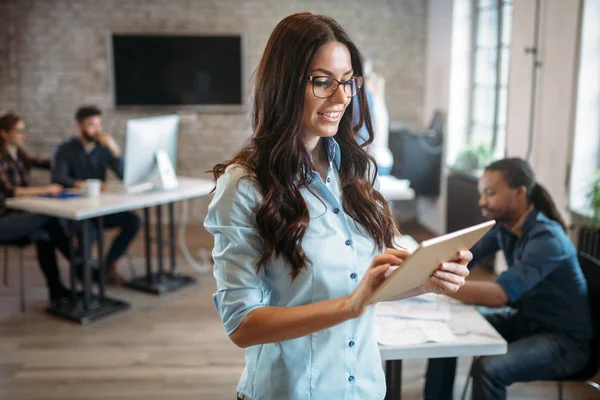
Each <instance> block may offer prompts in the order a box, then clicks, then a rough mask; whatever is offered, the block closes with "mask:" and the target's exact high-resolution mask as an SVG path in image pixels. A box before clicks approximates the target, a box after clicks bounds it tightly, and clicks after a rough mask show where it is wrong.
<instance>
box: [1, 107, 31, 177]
mask: <svg viewBox="0 0 600 400" xmlns="http://www.w3.org/2000/svg"><path fill="white" fill-rule="evenodd" d="M21 121H23V117H21V116H20V115H18V114H17V113H15V112H13V111H0V132H3V131H4V132H10V131H11V130H12V129H13V128H14V127H15V125H17V124H18V123H19V122H21ZM4 146H5V143H4V139H3V138H2V135H0V152H4V151H5V147H4ZM17 157H18V158H20V159H21V160H22V161H23V164H24V165H25V168H26V169H27V170H28V171H29V170H30V169H31V166H32V160H31V157H30V156H29V154H28V153H27V152H26V151H25V150H23V149H22V148H19V149H18V150H17Z"/></svg>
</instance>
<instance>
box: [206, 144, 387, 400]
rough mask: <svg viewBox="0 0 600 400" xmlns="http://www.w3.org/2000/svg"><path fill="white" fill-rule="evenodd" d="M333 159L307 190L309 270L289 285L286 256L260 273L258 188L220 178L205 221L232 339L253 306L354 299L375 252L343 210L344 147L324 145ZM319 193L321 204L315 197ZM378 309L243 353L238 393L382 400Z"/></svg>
mask: <svg viewBox="0 0 600 400" xmlns="http://www.w3.org/2000/svg"><path fill="white" fill-rule="evenodd" d="M323 141H324V145H325V146H326V148H327V153H328V156H329V164H330V166H329V171H328V173H327V179H326V180H325V182H323V180H322V179H321V177H320V175H319V174H318V173H317V172H313V175H314V179H313V181H312V183H311V184H310V189H311V190H312V191H313V192H314V195H313V194H312V193H310V192H309V190H308V189H307V188H302V189H301V192H302V195H303V197H304V200H305V201H306V204H307V206H308V209H309V212H310V225H309V228H308V230H307V232H306V235H305V236H304V239H303V242H302V248H303V250H304V252H305V253H306V255H307V257H308V259H309V260H310V264H309V267H308V269H305V270H303V271H302V272H300V274H299V275H298V276H297V277H296V279H294V280H292V279H291V274H290V268H289V266H288V265H286V264H285V262H284V261H283V259H282V258H280V257H279V258H276V259H272V260H270V261H269V262H268V264H267V265H266V268H261V270H260V272H257V271H256V268H255V266H256V262H257V260H258V259H259V255H260V249H261V245H262V239H261V238H260V236H259V234H258V231H257V228H256V222H255V214H254V211H255V209H256V207H257V205H258V204H259V202H260V201H261V193H260V189H259V188H258V186H257V184H256V183H255V182H254V181H252V180H251V179H241V178H243V177H244V176H246V171H245V170H244V169H243V168H241V167H239V166H238V167H235V166H233V167H230V168H229V169H228V170H227V171H226V172H225V173H224V174H223V175H222V176H221V177H220V178H219V179H218V181H217V187H216V191H215V196H214V198H213V200H212V202H211V204H210V206H209V208H208V215H207V217H206V220H205V221H204V226H205V227H206V229H207V230H208V231H209V232H210V233H211V234H212V235H213V236H214V239H215V247H214V249H213V258H214V263H215V267H214V275H215V278H216V280H217V292H216V293H215V294H214V296H213V298H214V303H215V306H216V307H217V309H218V311H219V314H220V315H221V320H222V321H223V325H224V326H225V330H226V332H227V334H231V333H232V332H233V331H235V330H236V329H237V327H238V326H239V325H240V324H241V323H242V321H243V320H244V318H246V316H247V315H248V314H249V313H250V312H251V311H252V310H254V309H256V308H259V307H265V306H278V307H293V306H300V305H304V304H311V303H316V302H318V301H322V300H327V299H332V298H337V297H342V296H346V295H348V294H350V293H351V292H352V291H353V290H354V289H355V288H356V286H357V285H358V283H359V282H360V280H361V279H362V277H363V275H364V274H365V272H366V270H367V268H368V267H369V265H370V263H371V261H372V259H373V257H374V256H375V255H377V254H378V253H379V252H378V249H377V247H376V245H375V243H374V241H373V240H372V239H371V237H370V236H368V234H367V233H366V231H365V230H364V229H362V228H360V227H358V226H357V224H356V223H355V222H354V220H353V219H352V218H350V217H349V216H348V215H347V214H346V213H345V212H344V210H343V208H342V202H341V200H342V198H341V190H340V179H339V175H338V168H339V165H340V149H339V146H338V144H337V143H336V142H335V140H334V139H333V138H325V139H323ZM317 196H318V197H317ZM373 313H374V308H372V307H371V308H369V309H367V310H366V312H365V313H364V314H363V315H362V316H361V317H360V318H356V319H351V320H348V321H345V322H343V323H341V324H339V325H336V326H334V327H331V328H328V329H325V330H322V331H320V332H315V333H313V334H310V335H307V336H304V337H301V338H297V339H293V340H286V341H283V342H279V343H268V344H262V345H256V346H251V347H249V348H247V349H246V353H245V360H246V367H245V369H244V372H243V373H242V377H241V378H240V382H239V384H238V387H237V391H238V392H239V393H241V394H244V395H246V396H247V397H249V398H250V399H252V400H271V399H273V400H282V399H294V400H300V399H313V400H320V399H327V400H334V399H335V400H338V399H345V400H365V399H377V400H381V399H383V397H384V396H385V377H384V374H383V369H382V367H381V359H380V356H379V350H378V346H377V341H376V338H375V333H374V326H373V323H374V315H373Z"/></svg>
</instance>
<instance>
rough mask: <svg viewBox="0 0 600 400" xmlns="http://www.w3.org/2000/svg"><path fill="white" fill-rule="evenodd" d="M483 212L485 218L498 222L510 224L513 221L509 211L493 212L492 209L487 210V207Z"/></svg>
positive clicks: (482, 209)
mask: <svg viewBox="0 0 600 400" xmlns="http://www.w3.org/2000/svg"><path fill="white" fill-rule="evenodd" d="M481 211H482V214H483V215H484V216H485V217H487V218H490V219H494V220H496V221H497V222H510V221H511V215H510V213H509V212H507V211H497V210H496V211H495V210H491V209H489V208H485V207H482V208H481Z"/></svg>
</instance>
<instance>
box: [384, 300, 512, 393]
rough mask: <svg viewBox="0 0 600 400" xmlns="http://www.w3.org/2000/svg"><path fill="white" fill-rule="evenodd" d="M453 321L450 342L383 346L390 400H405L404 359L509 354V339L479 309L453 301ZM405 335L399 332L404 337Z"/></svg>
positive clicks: (451, 304) (451, 318) (451, 311)
mask: <svg viewBox="0 0 600 400" xmlns="http://www.w3.org/2000/svg"><path fill="white" fill-rule="evenodd" d="M450 315H451V317H450V320H449V321H446V323H447V324H448V326H449V328H450V330H451V331H452V333H453V334H454V336H455V337H456V340H455V341H450V342H427V343H420V344H411V345H403V346H383V345H379V352H380V354H381V359H382V361H384V362H385V375H386V385H387V394H386V397H385V399H386V400H400V399H401V398H402V360H407V359H414V358H446V357H461V356H487V355H497V354H505V353H506V349H507V345H506V340H504V338H503V337H502V336H500V334H499V333H498V332H497V331H496V330H495V329H494V328H493V327H492V326H491V325H490V324H489V323H488V322H487V321H486V319H485V318H484V317H483V316H482V315H481V314H479V312H478V311H477V310H476V309H475V307H473V306H470V305H465V304H461V303H458V302H456V301H450ZM401 334H402V332H398V335H401Z"/></svg>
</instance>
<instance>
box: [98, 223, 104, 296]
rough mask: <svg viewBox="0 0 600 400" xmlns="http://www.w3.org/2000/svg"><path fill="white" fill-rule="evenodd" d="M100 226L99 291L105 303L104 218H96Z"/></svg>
mask: <svg viewBox="0 0 600 400" xmlns="http://www.w3.org/2000/svg"><path fill="white" fill-rule="evenodd" d="M96 226H97V227H98V293H99V294H100V304H104V284H105V282H106V281H105V278H106V262H105V261H104V234H103V232H104V219H102V217H98V218H97V219H96Z"/></svg>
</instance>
